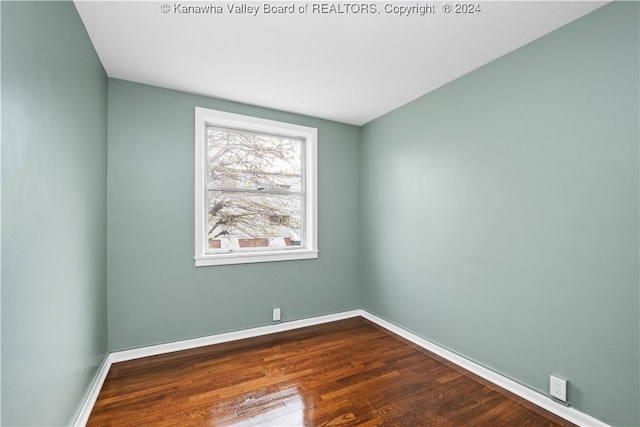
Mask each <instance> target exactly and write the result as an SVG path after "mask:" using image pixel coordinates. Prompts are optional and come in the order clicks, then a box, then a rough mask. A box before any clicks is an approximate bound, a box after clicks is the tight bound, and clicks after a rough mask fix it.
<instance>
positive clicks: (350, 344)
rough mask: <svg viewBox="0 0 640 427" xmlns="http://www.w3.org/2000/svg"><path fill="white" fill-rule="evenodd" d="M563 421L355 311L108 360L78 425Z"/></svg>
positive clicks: (449, 426) (344, 426) (337, 426)
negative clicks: (155, 353)
mask: <svg viewBox="0 0 640 427" xmlns="http://www.w3.org/2000/svg"><path fill="white" fill-rule="evenodd" d="M145 425H149V426H205V425H207V426H279V427H286V426H314V427H315V426H322V427H348V426H382V425H385V426H386V425H388V426H445V427H453V426H492V427H496V426H521V425H526V426H550V427H551V426H562V427H569V426H572V425H573V424H571V423H569V422H568V421H566V420H563V419H562V418H559V417H557V416H555V415H553V414H551V413H549V412H546V411H544V410H542V409H540V408H538V407H536V406H535V405H533V404H531V403H530V402H526V401H524V400H523V399H521V398H519V397H517V396H515V395H513V394H511V393H509V392H507V391H506V390H502V389H500V388H499V387H497V386H495V385H494V384H491V383H488V382H487V381H486V380H483V379H482V378H479V377H477V376H475V375H474V374H471V373H469V372H467V371H465V370H463V369H462V368H460V367H458V366H456V365H453V364H452V363H451V362H448V361H446V360H444V359H442V358H440V357H439V356H437V355H435V354H432V353H430V352H428V351H426V350H424V349H422V348H420V347H418V346H416V345H415V344H413V343H410V342H408V341H406V340H404V339H403V338H401V337H398V336H397V335H394V334H393V333H391V332H389V331H386V330H384V329H382V328H380V327H379V326H377V325H375V324H373V323H371V322H369V321H367V320H365V319H363V318H353V319H347V320H341V321H338V322H332V323H328V324H324V325H317V326H311V327H308V328H302V329H297V330H294V331H287V332H282V333H278V334H273V335H267V336H263V337H256V338H250V339H246V340H241V341H235V342H231V343H225V344H218V345H213V346H207V347H201V348H197V349H192V350H185V351H180V352H175V353H170V354H164V355H159V356H153V357H147V358H143V359H137V360H132V361H128V362H121V363H116V364H114V365H113V366H112V367H111V369H110V371H109V373H108V375H107V378H106V380H105V382H104V385H103V387H102V390H101V391H100V394H99V396H98V399H97V401H96V403H95V405H94V408H93V411H92V412H91V415H90V417H89V421H88V423H87V426H89V427H93V426H145Z"/></svg>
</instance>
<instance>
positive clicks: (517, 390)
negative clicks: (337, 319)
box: [362, 310, 609, 427]
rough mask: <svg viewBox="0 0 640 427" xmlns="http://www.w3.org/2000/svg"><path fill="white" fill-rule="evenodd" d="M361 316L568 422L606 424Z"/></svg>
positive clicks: (371, 317) (599, 426) (380, 321)
mask: <svg viewBox="0 0 640 427" xmlns="http://www.w3.org/2000/svg"><path fill="white" fill-rule="evenodd" d="M362 317H364V318H365V319H367V320H369V321H371V322H373V323H375V324H377V325H378V326H380V327H382V328H384V329H387V330H388V331H391V332H393V333H394V334H396V335H399V336H401V337H402V338H405V339H406V340H409V341H411V342H412V343H414V344H416V345H419V346H420V347H422V348H424V349H425V350H429V351H430V352H432V353H435V354H437V355H438V356H440V357H442V358H444V359H447V360H448V361H449V362H452V363H455V364H456V365H458V366H460V367H461V368H464V369H466V370H467V371H471V372H473V373H474V374H476V375H478V376H479V377H482V378H484V379H485V380H487V381H489V382H491V383H493V384H495V385H497V386H499V387H501V388H503V389H505V390H508V391H510V392H511V393H513V394H515V395H518V396H520V397H522V398H523V399H525V400H528V401H529V402H531V403H533V404H535V405H537V406H539V407H541V408H543V409H546V410H547V411H549V412H551V413H552V414H555V415H557V416H559V417H562V418H564V419H565V420H567V421H571V422H572V423H574V424H577V425H579V426H583V427H609V426H608V424H605V423H603V422H602V421H600V420H597V419H595V418H593V417H591V416H590V415H587V414H585V413H584V412H580V411H578V410H577V409H575V408H571V407H568V406H564V405H561V404H559V403H557V402H555V401H553V400H552V399H551V398H550V397H547V396H545V395H543V394H540V393H538V392H537V391H535V390H532V389H530V388H528V387H526V386H523V385H522V384H519V383H517V382H515V381H513V380H511V379H509V378H507V377H505V376H503V375H500V374H498V373H496V372H494V371H492V370H490V369H488V368H485V367H484V366H482V365H479V364H477V363H475V362H472V361H471V360H469V359H465V358H464V357H462V356H460V355H458V354H455V353H453V352H451V351H449V350H447V349H445V348H442V347H440V346H439V345H437V344H434V343H432V342H431V341H427V340H426V339H424V338H421V337H419V336H417V335H415V334H414V333H412V332H409V331H407V330H406V329H403V328H401V327H399V326H397V325H394V324H393V323H391V322H388V321H386V320H384V319H381V318H380V317H378V316H376V315H373V314H371V313H369V312H367V311H364V310H362Z"/></svg>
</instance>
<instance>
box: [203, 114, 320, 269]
mask: <svg viewBox="0 0 640 427" xmlns="http://www.w3.org/2000/svg"><path fill="white" fill-rule="evenodd" d="M208 125H213V126H220V127H231V128H236V129H246V130H247V131H254V132H263V133H267V134H275V135H281V136H288V137H296V138H301V139H304V141H305V142H304V144H305V150H304V152H305V158H304V159H303V164H304V168H305V174H306V180H305V193H306V206H305V211H304V224H305V226H304V231H303V232H304V237H305V240H304V241H305V243H306V244H305V247H302V248H287V249H286V250H274V249H269V250H265V251H251V252H231V253H216V254H208V253H207V247H208V244H207V240H208V239H207V236H206V230H207V229H208V226H207V222H208V216H207V215H206V214H205V203H206V190H207V187H206V178H207V176H206V171H207V168H208V164H207V163H208V160H207V126H208ZM317 139H318V130H317V129H316V128H312V127H307V126H301V125H296V124H291V123H285V122H279V121H275V120H267V119H261V118H257V117H251V116H245V115H241V114H234V113H228V112H226V111H219V110H211V109H208V108H201V107H196V108H195V257H194V261H195V266H196V267H202V266H210V265H227V264H245V263H256V262H271V261H288V260H298V259H313V258H317V257H318V240H317V239H318V169H317V158H318V148H317Z"/></svg>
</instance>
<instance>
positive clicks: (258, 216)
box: [208, 190, 303, 252]
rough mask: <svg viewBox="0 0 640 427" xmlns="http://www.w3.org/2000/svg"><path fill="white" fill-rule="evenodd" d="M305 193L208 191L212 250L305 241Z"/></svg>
mask: <svg viewBox="0 0 640 427" xmlns="http://www.w3.org/2000/svg"><path fill="white" fill-rule="evenodd" d="M302 205H303V202H302V196H299V195H274V194H256V193H237V192H232V191H214V190H209V191H208V206H209V212H208V214H209V221H208V248H209V251H210V252H211V251H215V250H220V251H228V250H251V248H265V247H269V248H286V247H289V246H298V245H300V244H301V242H300V240H301V236H302V234H303V233H302V230H301V224H302V222H301V218H302Z"/></svg>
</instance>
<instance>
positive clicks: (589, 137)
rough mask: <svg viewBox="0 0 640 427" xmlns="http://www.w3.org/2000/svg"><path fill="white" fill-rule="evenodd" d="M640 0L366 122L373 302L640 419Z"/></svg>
mask: <svg viewBox="0 0 640 427" xmlns="http://www.w3.org/2000/svg"><path fill="white" fill-rule="evenodd" d="M638 17H639V5H638V3H635V2H625V3H614V4H611V5H607V6H605V7H604V8H602V9H599V10H597V11H595V12H594V13H592V14H589V15H587V16H586V17H584V18H582V19H580V20H578V21H575V22H573V23H571V24H569V25H567V26H565V27H563V28H561V29H559V30H558V31H556V32H553V33H551V34H549V35H547V36H546V37H543V38H542V39H539V40H537V41H535V42H533V43H531V44H529V45H527V46H525V47H523V48H521V49H519V50H517V51H515V52H513V53H511V54H509V55H507V56H505V57H502V58H500V59H499V60H496V61H494V62H493V63H491V64H489V65H487V66H484V67H482V68H481V69H479V70H476V71H474V72H473V73H470V74H468V75H466V76H464V77H463V78H460V79H458V80H456V81H454V82H452V83H450V84H448V85H446V86H444V87H442V88H440V89H438V90H436V91H434V92H432V93H430V94H427V95H426V96H423V97H422V98H419V99H418V100H416V101H414V102H412V103H410V104H408V105H405V106H403V107H401V108H400V109H398V110H396V111H394V112H391V113H389V114H387V115H386V116H384V117H382V118H380V119H378V120H375V121H373V122H371V123H369V124H368V125H366V126H365V127H364V130H363V152H362V153H363V154H362V156H363V160H362V169H363V171H362V177H363V188H362V201H363V202H362V208H363V234H362V235H363V301H364V308H365V309H367V310H369V311H371V312H373V313H375V314H377V315H379V316H381V317H383V318H386V319H388V320H390V321H392V322H394V323H397V324H399V325H401V326H403V327H405V328H407V329H409V330H412V331H414V332H415V333H417V334H418V335H421V336H423V337H425V338H427V339H429V340H432V341H434V342H437V343H439V344H441V345H443V346H444V347H446V348H449V349H451V350H453V351H454V352H457V353H460V354H462V355H464V356H466V357H468V358H470V359H472V360H475V361H477V362H479V363H480V364H482V365H485V366H487V367H489V368H491V369H493V370H495V371H497V372H500V373H503V374H504V375H506V376H507V377H510V378H513V379H515V380H516V381H518V382H520V383H523V384H525V385H527V386H529V387H531V388H533V389H535V390H539V391H541V392H545V391H546V390H547V389H548V379H549V374H552V373H553V374H557V375H559V376H561V377H564V378H567V379H568V380H569V391H568V394H569V401H570V403H571V404H572V405H573V406H574V407H575V408H577V409H578V410H580V411H583V412H586V413H588V414H590V415H592V416H594V417H596V418H599V419H602V420H603V421H605V422H608V423H611V424H614V425H624V426H637V425H639V424H640V416H639V414H638V401H639V400H640V395H639V387H640V384H639V375H640V373H639V365H640V358H639V349H640V343H639V339H640V331H639V328H640V318H639V298H640V297H639V281H638V267H639V262H638V260H639V249H638V243H639V242H638V231H639V230H638V229H639V227H638V225H639V224H638V218H639V216H638V215H639V210H638V203H639V148H638V141H639V130H638V127H639V123H638V120H639V119H638V117H639V113H640V112H639V84H638V76H639V70H638V63H639V57H638V55H639V54H638V52H639V50H640V49H639V42H638V40H639V30H638V28H639V23H638Z"/></svg>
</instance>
